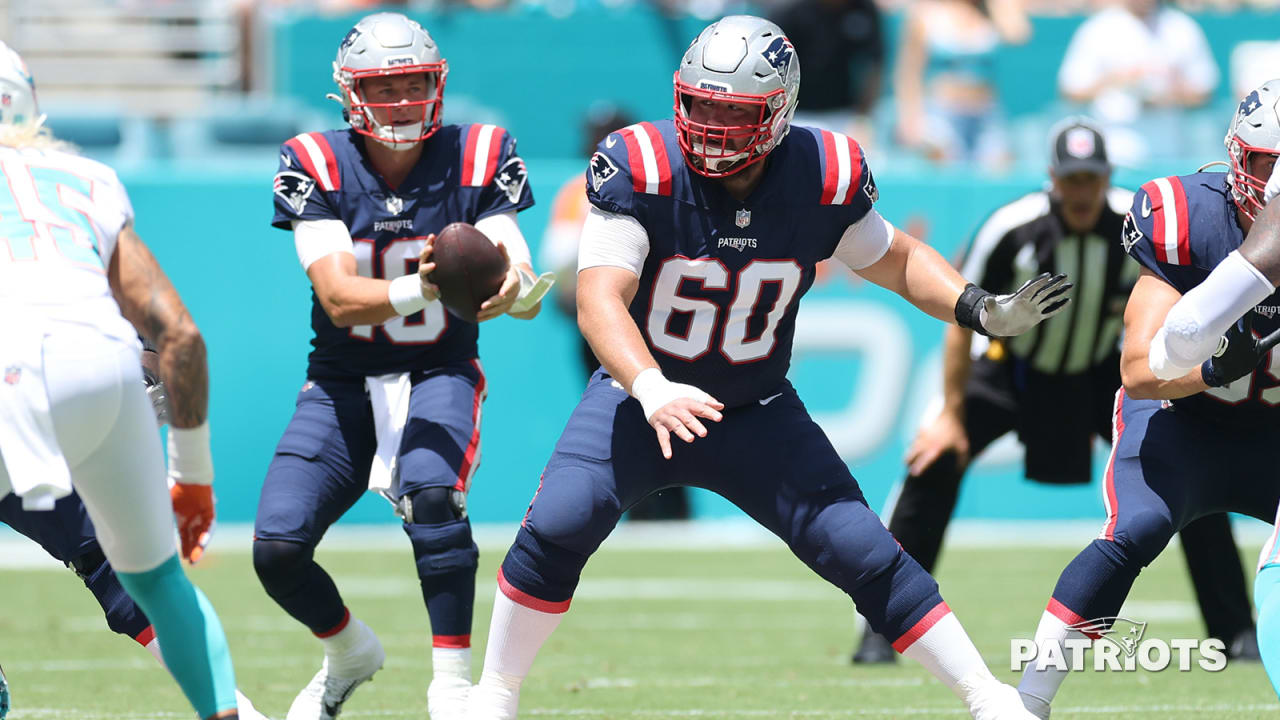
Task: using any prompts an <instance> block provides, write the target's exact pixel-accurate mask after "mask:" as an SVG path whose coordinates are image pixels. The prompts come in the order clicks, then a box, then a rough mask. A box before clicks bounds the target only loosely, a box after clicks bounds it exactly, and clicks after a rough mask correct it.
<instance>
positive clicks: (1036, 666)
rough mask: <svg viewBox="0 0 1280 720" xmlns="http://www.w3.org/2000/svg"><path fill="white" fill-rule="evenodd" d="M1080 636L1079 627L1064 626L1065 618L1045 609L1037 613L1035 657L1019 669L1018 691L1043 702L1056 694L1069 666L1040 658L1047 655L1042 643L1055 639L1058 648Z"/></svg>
mask: <svg viewBox="0 0 1280 720" xmlns="http://www.w3.org/2000/svg"><path fill="white" fill-rule="evenodd" d="M1083 637H1085V635H1084V633H1082V632H1080V631H1079V630H1068V629H1067V623H1066V622H1065V621H1063V620H1062V619H1061V618H1059V617H1058V616H1057V615H1054V614H1053V613H1051V612H1049V611H1048V610H1045V611H1044V614H1043V615H1041V616H1040V625H1039V626H1038V627H1037V628H1036V648H1037V652H1036V659H1035V661H1033V662H1031V663H1030V664H1028V665H1027V667H1026V668H1025V669H1024V670H1023V671H1022V681H1021V682H1019V683H1018V692H1020V693H1022V694H1023V695H1028V696H1030V697H1032V698H1035V699H1036V700H1039V701H1041V702H1043V703H1044V704H1045V705H1046V706H1047V705H1049V704H1050V703H1052V702H1053V696H1054V695H1057V694H1058V688H1059V687H1061V686H1062V681H1063V680H1065V679H1066V678H1067V673H1068V672H1069V670H1067V669H1066V668H1061V667H1059V666H1056V665H1054V664H1052V663H1047V664H1046V663H1045V662H1044V660H1045V658H1046V655H1047V654H1046V653H1045V650H1044V648H1045V645H1046V644H1047V643H1056V644H1057V646H1058V649H1063V648H1065V647H1066V646H1065V645H1064V643H1065V642H1066V641H1067V640H1068V639H1071V638H1083Z"/></svg>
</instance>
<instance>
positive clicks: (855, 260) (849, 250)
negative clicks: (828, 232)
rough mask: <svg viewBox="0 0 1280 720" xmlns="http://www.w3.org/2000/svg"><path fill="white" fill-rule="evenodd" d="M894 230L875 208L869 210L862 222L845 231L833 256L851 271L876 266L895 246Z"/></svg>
mask: <svg viewBox="0 0 1280 720" xmlns="http://www.w3.org/2000/svg"><path fill="white" fill-rule="evenodd" d="M894 229H895V228H894V227H893V224H892V223H890V222H889V221H888V220H885V219H884V218H883V217H881V216H880V213H878V212H876V211H875V209H874V208H873V209H871V210H868V211H867V214H866V215H863V216H862V219H861V220H859V221H858V222H856V223H854V224H852V225H850V226H849V227H848V228H847V229H845V231H844V234H843V235H841V236H840V242H839V244H837V245H836V250H835V252H834V253H832V254H831V256H832V257H834V258H836V259H837V260H839V261H840V262H842V263H844V264H845V265H848V266H849V269H850V270H855V271H856V270H861V269H863V268H866V267H869V266H871V265H874V264H875V263H876V261H877V260H879V259H880V258H882V257H884V254H885V253H886V252H888V251H889V246H890V245H891V244H893V233H894Z"/></svg>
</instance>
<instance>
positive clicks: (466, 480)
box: [254, 361, 485, 647]
mask: <svg viewBox="0 0 1280 720" xmlns="http://www.w3.org/2000/svg"><path fill="white" fill-rule="evenodd" d="M412 379H413V388H412V391H411V393H410V396H409V417H408V421H407V422H406V424H405V429H404V435H403V437H402V438H401V444H400V455H399V465H398V467H399V470H398V474H399V495H400V496H401V497H403V496H406V495H407V496H409V497H410V498H414V497H415V496H416V495H417V493H419V492H420V491H422V490H426V489H429V488H447V489H455V490H459V491H464V492H465V491H466V490H467V488H468V487H469V485H470V482H471V476H472V474H474V472H475V469H476V466H477V465H478V463H479V460H480V407H481V403H482V402H483V399H484V395H485V381H484V375H483V373H482V372H481V370H480V366H479V363H478V362H476V361H468V362H461V363H454V364H450V365H445V366H442V367H438V368H432V369H431V370H428V371H424V372H418V373H414V375H413V378H412ZM376 449H377V441H376V438H375V434H374V423H373V410H372V407H371V406H370V403H369V397H368V394H367V393H366V391H365V386H364V382H363V380H344V381H327V380H316V381H314V382H311V381H309V382H307V384H306V385H305V386H303V389H302V391H301V392H300V393H298V400H297V409H296V410H295V411H294V414H293V418H292V419H291V420H290V421H289V425H288V427H287V428H286V429H285V432H284V436H283V437H281V439H280V443H279V444H278V445H277V447H276V453H275V457H274V458H272V461H271V465H270V467H269V468H268V469H267V477H266V481H265V482H264V483H263V486H262V495H261V498H260V500H259V502H258V515H257V520H256V523H255V525H254V541H255V545H254V565H255V568H256V569H257V571H258V576H259V579H261V580H262V582H263V585H264V587H265V588H266V590H267V592H268V594H270V595H271V597H272V598H273V599H275V600H276V602H278V603H279V604H280V605H281V607H283V608H284V609H285V610H286V611H287V612H288V613H289V614H290V615H292V616H293V617H294V618H295V619H297V620H298V621H300V622H302V623H303V624H305V625H307V626H308V627H309V628H310V629H311V630H312V632H315V633H317V634H324V633H327V632H331V631H333V630H334V629H335V628H340V627H341V624H342V623H343V622H345V620H344V618H345V617H346V613H345V608H344V606H343V604H342V600H341V597H340V596H339V595H338V592H337V588H336V587H335V586H334V585H333V582H332V580H331V579H330V578H329V577H328V575H327V574H325V573H324V571H323V569H321V568H320V566H319V565H317V564H316V563H315V561H314V560H313V559H312V555H311V551H312V550H313V549H314V548H315V547H316V545H318V544H319V542H320V539H321V538H322V537H324V534H325V532H326V531H327V530H328V529H329V526H331V525H332V524H333V523H334V522H336V521H337V520H338V518H340V517H342V515H343V514H344V513H346V512H347V510H349V509H350V508H351V506H352V505H354V504H355V503H356V501H357V500H359V499H360V497H361V496H362V495H363V494H364V493H365V492H366V491H367V490H368V486H369V468H370V466H371V465H372V463H373V456H374V452H375V451H376ZM432 497H433V498H435V500H434V501H435V502H438V503H439V504H447V503H449V494H448V493H444V492H438V493H436V494H435V495H433V496H432ZM397 499H398V498H397ZM421 510H422V508H415V515H418V514H420V511H421ZM434 511H435V513H434V514H435V515H436V516H437V517H436V518H435V520H434V521H433V522H432V523H431V524H424V523H419V522H405V523H404V529H405V533H406V534H407V535H408V536H409V539H410V541H411V544H412V546H413V549H414V555H415V561H416V565H417V569H418V576H419V579H420V580H421V582H422V586H423V596H424V597H423V599H424V602H425V604H426V605H427V610H428V613H429V614H430V616H431V625H432V632H433V635H434V636H435V642H436V644H437V645H443V646H459V647H462V646H467V645H469V643H470V633H471V616H472V610H473V605H474V597H475V568H476V563H477V556H478V553H477V550H476V548H475V543H474V542H472V539H471V528H470V523H469V521H468V520H467V519H466V517H465V516H459V515H455V514H454V511H453V510H451V509H449V508H443V507H442V508H435V509H434ZM409 520H412V518H410V519H409Z"/></svg>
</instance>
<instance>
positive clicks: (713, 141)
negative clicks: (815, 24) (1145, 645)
mask: <svg viewBox="0 0 1280 720" xmlns="http://www.w3.org/2000/svg"><path fill="white" fill-rule="evenodd" d="M799 93H800V59H799V58H798V57H797V56H796V51H795V48H794V47H792V45H791V41H790V40H788V39H787V36H786V35H785V34H783V32H782V28H780V27H778V26H777V25H775V24H773V23H771V22H769V21H768V20H765V19H763V18H758V17H752V16H750V15H730V16H729V17H726V18H723V19H721V20H719V21H717V22H714V23H712V24H711V25H709V26H708V27H707V28H706V29H705V30H703V31H702V32H701V33H700V34H699V35H698V37H697V38H696V39H694V41H693V43H692V44H691V45H689V49H688V50H686V51H685V54H684V59H682V60H681V61H680V69H679V70H677V71H676V74H675V124H676V135H677V137H678V138H679V139H680V149H681V150H682V151H683V152H684V157H685V161H686V162H687V163H688V164H689V167H691V168H692V169H693V170H694V171H695V172H697V173H700V174H702V175H706V176H707V177H723V176H725V175H732V174H734V173H736V172H739V171H741V170H742V169H743V168H745V167H747V166H748V165H751V164H752V163H755V162H758V161H759V160H762V159H763V158H764V157H765V156H766V155H768V154H769V152H770V151H771V150H773V149H774V148H775V147H777V146H778V144H779V143H781V142H782V139H783V138H784V137H786V136H787V131H788V130H789V129H790V128H791V116H792V115H794V114H795V111H796V98H797V97H799ZM714 104H720V105H730V106H732V107H733V108H734V111H733V112H734V113H735V114H736V115H737V116H739V117H744V118H747V119H746V120H743V121H740V122H733V123H732V124H730V123H728V122H724V121H722V120H721V121H717V119H716V118H715V113H714V111H712V110H711V108H712V107H713V106H714ZM747 111H749V113H748V112H747Z"/></svg>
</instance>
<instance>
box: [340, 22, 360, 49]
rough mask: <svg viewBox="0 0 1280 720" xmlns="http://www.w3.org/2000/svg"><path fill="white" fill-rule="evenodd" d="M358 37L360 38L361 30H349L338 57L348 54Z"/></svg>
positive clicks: (341, 44) (343, 39)
mask: <svg viewBox="0 0 1280 720" xmlns="http://www.w3.org/2000/svg"><path fill="white" fill-rule="evenodd" d="M358 37H360V29H359V28H351V29H350V30H348V31H347V36H346V37H344V38H342V42H341V43H340V44H339V45H338V55H339V56H341V55H342V53H344V52H346V51H347V48H349V47H351V43H354V42H355V41H356V38H358Z"/></svg>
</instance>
